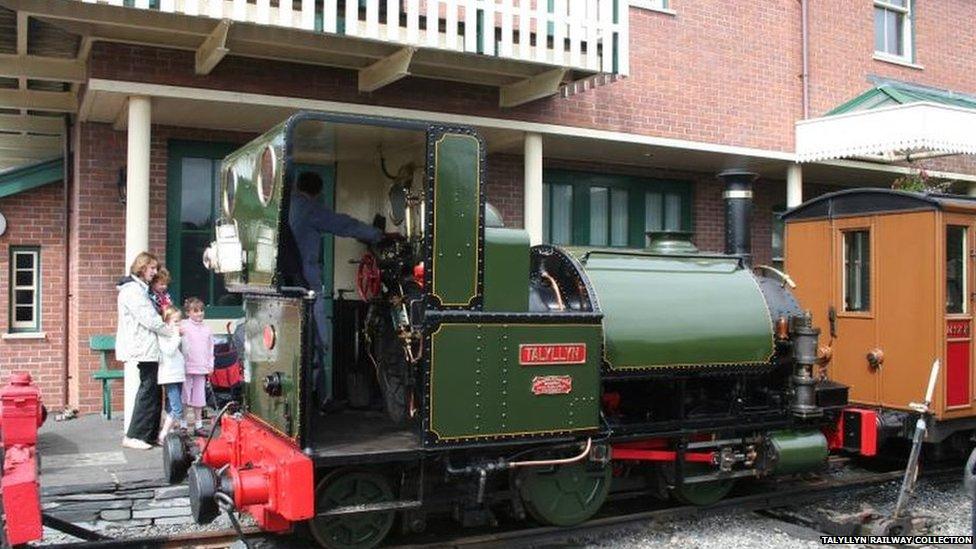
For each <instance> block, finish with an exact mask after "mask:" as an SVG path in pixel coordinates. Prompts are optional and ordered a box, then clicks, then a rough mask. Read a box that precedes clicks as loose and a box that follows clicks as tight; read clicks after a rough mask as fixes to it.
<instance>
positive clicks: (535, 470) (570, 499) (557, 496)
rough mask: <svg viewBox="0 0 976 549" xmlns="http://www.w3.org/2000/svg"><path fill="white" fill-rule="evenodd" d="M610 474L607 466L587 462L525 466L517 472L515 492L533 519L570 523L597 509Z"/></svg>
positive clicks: (575, 522)
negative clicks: (517, 488)
mask: <svg viewBox="0 0 976 549" xmlns="http://www.w3.org/2000/svg"><path fill="white" fill-rule="evenodd" d="M612 474H613V471H612V469H611V468H610V467H609V466H599V465H596V464H588V463H574V464H572V465H561V466H556V467H555V468H545V467H532V468H527V469H524V470H522V471H521V472H520V473H519V481H520V483H521V484H520V486H519V494H520V495H521V496H522V502H523V503H524V504H525V508H526V510H527V511H528V512H529V514H530V515H532V518H534V519H535V520H537V521H539V522H541V523H543V524H548V525H552V526H572V525H574V524H579V523H581V522H583V521H585V520H587V519H589V518H590V517H592V516H593V515H594V514H596V512H597V511H598V510H599V509H600V506H602V505H603V502H604V501H606V499H607V493H608V492H609V491H610V478H611V476H612Z"/></svg>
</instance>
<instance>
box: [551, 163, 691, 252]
mask: <svg viewBox="0 0 976 549" xmlns="http://www.w3.org/2000/svg"><path fill="white" fill-rule="evenodd" d="M545 179H546V181H545V182H544V183H543V193H542V211H543V217H542V225H543V227H542V230H543V239H544V241H545V242H547V243H550V244H557V245H582V246H614V247H631V248H642V247H645V246H646V245H647V241H646V238H645V233H646V232H647V231H686V232H690V231H691V204H692V199H691V186H690V185H688V184H686V183H681V182H674V181H655V180H650V179H643V178H636V177H629V176H616V175H605V174H594V173H585V172H565V171H557V170H547V171H546V174H545Z"/></svg>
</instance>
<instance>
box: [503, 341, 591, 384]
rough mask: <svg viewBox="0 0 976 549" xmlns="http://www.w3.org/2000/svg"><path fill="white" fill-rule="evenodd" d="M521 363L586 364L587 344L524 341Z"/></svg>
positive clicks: (521, 346)
mask: <svg viewBox="0 0 976 549" xmlns="http://www.w3.org/2000/svg"><path fill="white" fill-rule="evenodd" d="M519 364H521V365H522V366H541V365H552V364H586V344H585V343H524V344H522V345H519ZM567 392H568V391H567Z"/></svg>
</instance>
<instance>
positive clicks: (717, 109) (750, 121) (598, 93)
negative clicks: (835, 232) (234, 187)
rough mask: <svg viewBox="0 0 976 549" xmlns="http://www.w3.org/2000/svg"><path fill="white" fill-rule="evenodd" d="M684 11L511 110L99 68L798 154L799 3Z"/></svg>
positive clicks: (285, 72)
mask: <svg viewBox="0 0 976 549" xmlns="http://www.w3.org/2000/svg"><path fill="white" fill-rule="evenodd" d="M678 9H679V10H680V12H679V16H678V17H671V16H668V15H664V14H660V13H655V12H649V11H646V10H638V9H632V10H631V29H632V31H631V32H632V37H631V41H630V48H631V54H630V61H631V76H630V77H629V78H627V79H624V80H620V81H617V82H615V83H612V84H609V85H606V86H602V87H600V88H597V89H594V90H589V91H586V92H585V93H581V94H579V95H576V96H573V97H570V98H561V97H550V98H546V99H541V100H538V101H533V102H531V103H528V104H526V105H522V106H519V107H516V108H511V109H501V108H499V107H498V91H497V89H496V88H492V87H486V86H477V85H466V84H458V83H451V82H444V81H437V80H431V79H421V78H410V77H407V78H404V79H402V80H400V81H398V82H395V83H393V84H391V85H389V86H386V87H383V88H381V89H379V90H377V91H375V92H373V93H370V94H360V93H359V91H358V88H357V76H356V72H355V71H351V70H346V69H336V68H328V67H318V66H307V65H299V64H289V63H283V62H280V61H269V60H261V59H248V58H240V57H235V56H233V55H230V56H228V57H227V58H225V59H224V60H223V61H222V62H221V63H220V64H219V65H218V66H217V67H216V68H215V69H214V70H213V72H212V73H211V74H210V75H207V76H198V75H196V74H195V73H194V54H193V52H192V51H178V50H166V49H159V48H152V47H146V46H136V45H126V44H118V43H109V42H97V43H96V44H95V45H94V47H93V49H92V54H91V59H90V63H89V67H90V73H91V76H92V77H93V78H105V79H117V80H128V81H138V82H151V83H159V84H169V85H176V86H190V87H199V88H208V89H220V90H233V91H242V92H251V93H262V94H271V95H283V96H294V97H306V98H312V99H322V100H332V101H345V102H353V103H361V104H370V105H384V106H391V107H402V108H412V109H424V110H432V111H438V112H448V113H459V114H471V115H482V116H491V117H500V118H509V119H517V120H528V121H535V122H546V123H556V124H566V125H572V126H583V127H592V128H600V129H605V130H613V131H624V132H631V133H638V134H645V135H656V136H662V137H673V138H678V139H690V140H696V141H708V142H715V143H726V144H733V145H742V146H750V147H760V148H767V149H777V150H789V149H791V148H792V143H793V129H792V128H793V121H794V120H795V119H796V118H797V117H798V116H799V112H800V110H799V101H800V84H799V80H798V78H797V75H798V74H799V72H800V68H799V67H800V42H799V39H792V40H791V39H790V36H798V34H799V26H800V19H799V4H798V3H793V2H786V3H773V4H770V3H763V2H759V3H747V4H743V5H741V6H738V5H737V6H736V8H735V13H736V15H737V17H736V18H735V19H734V20H732V21H730V19H729V17H728V14H727V10H726V8H725V7H723V6H719V5H717V4H716V3H714V2H711V1H710V0H698V1H694V2H693V1H690V0H688V1H682V2H681V5H680V6H678ZM868 23H870V21H869V22H868ZM757 29H762V32H757ZM730 67H735V68H736V70H735V72H734V73H730V71H729V68H730Z"/></svg>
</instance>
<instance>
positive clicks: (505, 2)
mask: <svg viewBox="0 0 976 549" xmlns="http://www.w3.org/2000/svg"><path fill="white" fill-rule="evenodd" d="M78 1H81V2H84V3H94V4H109V5H115V6H126V7H133V8H138V9H145V10H155V11H159V12H164V13H176V14H183V15H189V16H199V17H210V18H214V19H230V20H232V21H235V22H245V23H253V24H257V25H274V26H280V27H286V28H291V29H304V30H309V31H317V32H322V33H326V34H332V35H337V36H348V37H356V38H361V39H369V40H376V41H380V42H385V43H391V44H399V45H403V46H405V47H415V48H427V49H434V50H445V51H452V52H459V53H466V54H480V55H484V56H492V57H497V58H501V59H511V60H514V61H521V62H525V63H532V64H539V65H550V66H554V67H562V68H566V69H572V70H576V71H583V72H584V73H587V74H599V73H603V74H614V75H621V76H626V75H627V74H628V72H629V66H628V65H629V63H628V16H627V15H628V13H627V12H628V6H629V0H78Z"/></svg>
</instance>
